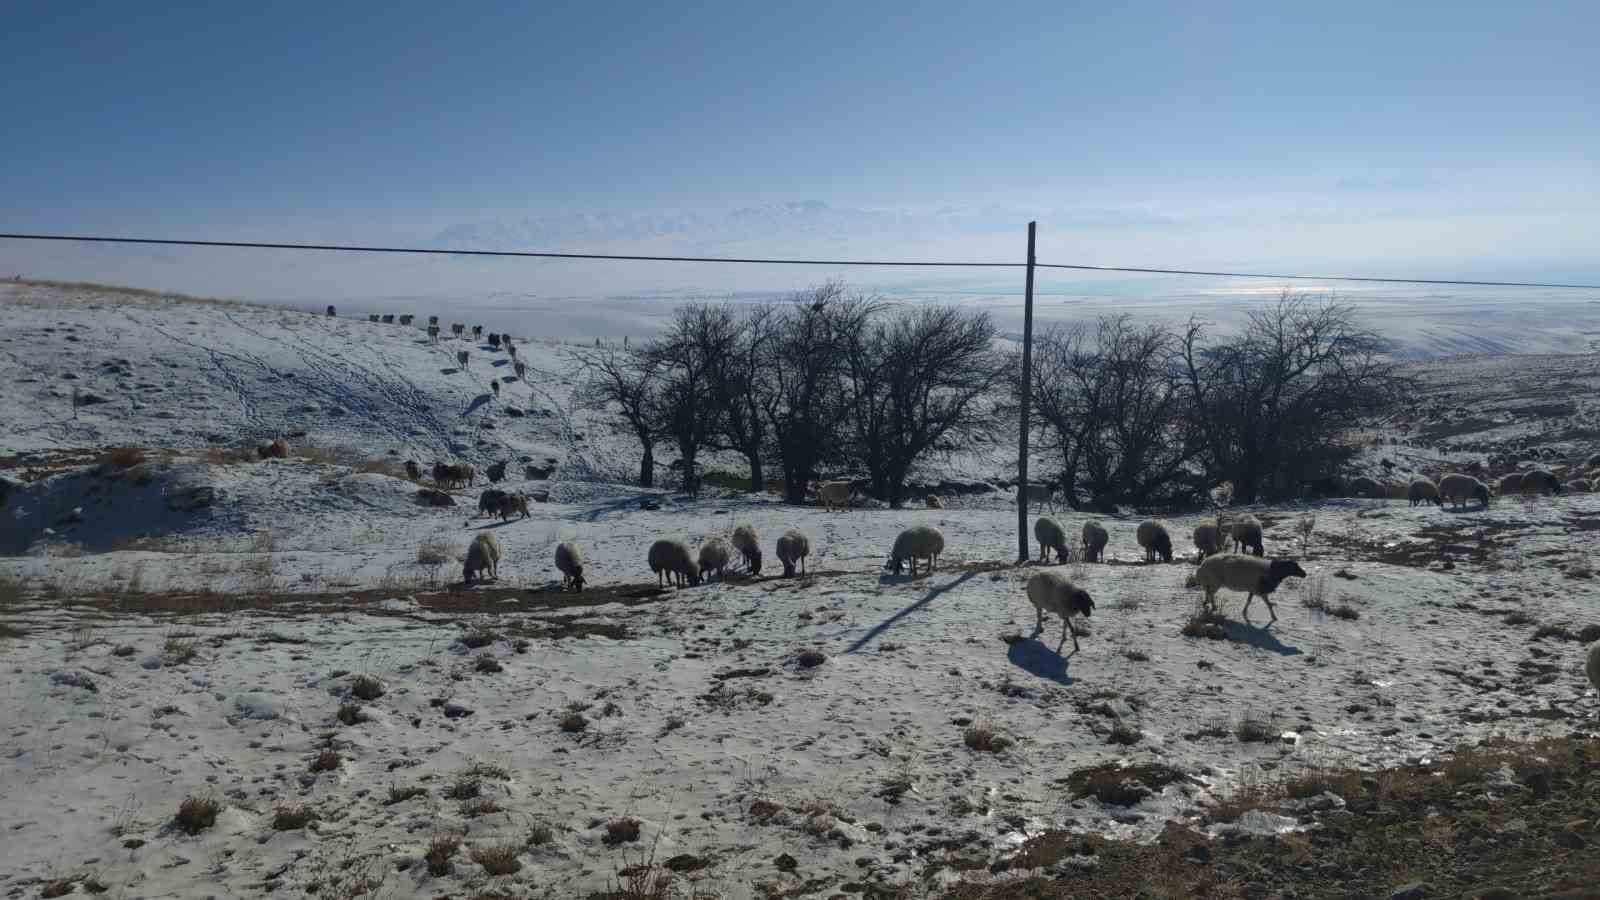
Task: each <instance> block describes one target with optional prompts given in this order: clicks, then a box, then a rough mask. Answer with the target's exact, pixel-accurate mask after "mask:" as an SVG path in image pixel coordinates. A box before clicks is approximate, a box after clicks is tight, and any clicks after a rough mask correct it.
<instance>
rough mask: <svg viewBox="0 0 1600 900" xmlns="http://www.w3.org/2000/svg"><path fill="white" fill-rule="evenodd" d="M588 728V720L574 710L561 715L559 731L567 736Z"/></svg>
mask: <svg viewBox="0 0 1600 900" xmlns="http://www.w3.org/2000/svg"><path fill="white" fill-rule="evenodd" d="M588 727H589V720H588V719H585V718H584V717H583V713H581V712H578V711H577V710H575V709H569V710H567V711H566V712H564V713H562V714H561V730H562V731H565V732H566V733H568V734H577V733H578V732H580V731H582V730H584V729H585V728H588Z"/></svg>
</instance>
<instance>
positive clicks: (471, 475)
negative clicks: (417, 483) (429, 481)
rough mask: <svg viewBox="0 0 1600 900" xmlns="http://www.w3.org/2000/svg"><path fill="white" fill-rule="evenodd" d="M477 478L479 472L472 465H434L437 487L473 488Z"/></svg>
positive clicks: (434, 478)
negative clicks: (474, 480) (473, 482)
mask: <svg viewBox="0 0 1600 900" xmlns="http://www.w3.org/2000/svg"><path fill="white" fill-rule="evenodd" d="M477 476H478V471H477V470H476V469H474V468H473V467H472V464H471V463H442V462H436V463H434V464H433V483H434V485H435V486H437V487H461V486H466V487H471V486H472V481H473V479H475V478H477Z"/></svg>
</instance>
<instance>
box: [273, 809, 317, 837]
mask: <svg viewBox="0 0 1600 900" xmlns="http://www.w3.org/2000/svg"><path fill="white" fill-rule="evenodd" d="M318 818H320V817H319V816H318V815H317V811H316V810H314V809H312V808H311V807H310V806H307V805H305V804H301V805H299V806H280V807H278V808H277V809H276V810H275V811H273V813H272V827H273V830H275V831H293V830H295V829H297V828H304V827H306V826H307V825H309V824H311V823H312V822H315V821H317V819H318Z"/></svg>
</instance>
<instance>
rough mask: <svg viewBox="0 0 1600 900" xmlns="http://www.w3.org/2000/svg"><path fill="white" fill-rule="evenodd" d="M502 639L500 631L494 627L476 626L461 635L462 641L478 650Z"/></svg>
mask: <svg viewBox="0 0 1600 900" xmlns="http://www.w3.org/2000/svg"><path fill="white" fill-rule="evenodd" d="M498 640H500V633H499V632H498V631H495V630H494V629H492V628H474V629H472V630H471V631H469V632H467V633H466V634H463V635H462V636H461V643H463V644H465V645H467V647H469V648H470V649H473V650H478V649H481V648H483V647H487V646H489V645H490V644H492V643H494V642H495V641H498Z"/></svg>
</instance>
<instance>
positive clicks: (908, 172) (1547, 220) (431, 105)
mask: <svg viewBox="0 0 1600 900" xmlns="http://www.w3.org/2000/svg"><path fill="white" fill-rule="evenodd" d="M0 31H3V32H4V33H5V34H6V35H7V40H6V52H5V53H4V54H0V85H4V89H3V91H0V97H3V101H0V103H3V106H0V111H3V112H4V121H5V123H6V128H5V130H4V132H5V133H4V136H3V138H0V146H4V151H3V153H0V231H30V230H47V231H74V232H112V233H127V234H140V235H158V236H168V235H171V236H201V237H211V238H257V239H265V240H317V241H350V242H356V241H384V242H395V241H407V242H413V243H420V244H433V245H454V246H462V245H467V244H472V245H492V246H502V247H512V246H518V247H549V248H556V249H561V248H565V249H586V248H590V247H592V248H595V249H605V250H611V249H623V248H629V249H641V250H648V251H651V252H671V251H679V250H683V251H693V252H696V253H715V252H740V253H747V252H752V251H759V252H772V253H810V252H826V253H839V254H843V253H848V254H849V255H889V254H894V255H904V256H914V257H932V256H943V257H955V258H993V257H996V256H999V257H1001V258H1015V257H1018V256H1020V247H1019V246H1018V236H1019V234H1020V232H1021V229H1022V227H1023V225H1024V223H1025V222H1026V221H1027V220H1028V219H1029V218H1038V219H1039V220H1040V227H1041V245H1040V255H1041V257H1042V258H1043V257H1048V258H1050V259H1053V260H1057V261H1067V262H1088V263H1098V264H1132V265H1148V264H1158V265H1174V266H1182V267H1213V266H1218V267H1220V266H1228V267H1240V266H1257V267H1267V268H1283V267H1291V268H1297V269H1311V270H1321V271H1328V270H1336V269H1352V268H1354V269H1363V270H1367V271H1373V270H1376V271H1377V272H1378V273H1379V274H1398V275H1419V274H1439V275H1445V276H1452V275H1457V274H1466V275H1470V276H1476V277H1496V276H1502V277H1508V278H1519V279H1521V278H1528V277H1534V276H1537V277H1542V278H1543V277H1548V278H1560V279H1577V278H1584V279H1588V280H1600V249H1597V248H1600V242H1597V241H1595V240H1594V235H1596V234H1600V63H1597V62H1596V57H1597V54H1596V53H1595V52H1594V46H1595V41H1596V37H1597V35H1600V4H1597V3H1594V2H1592V0H1588V2H1572V3H1528V4H1509V3H1502V4H1472V3H1449V4H1444V3H1439V4H1432V3H1417V4H1395V3H1392V2H1383V3H1364V2H1352V3H1341V4H1326V3H1319V4H1299V3H1282V2H1271V3H1266V2H1263V3H1188V2H1185V3H1169V4H1156V3H1138V2H1126V3H1113V4H1108V3H1103V2H1095V3H1063V2H1059V0H1057V2H1049V3H1032V4H1015V5H1007V4H956V3H923V4H862V3H859V2H856V3H830V2H812V3H807V4H800V5H782V4H754V3H738V4H718V3H705V4H601V3H571V4H566V3H553V2H542V3H536V4H532V3H506V4H491V3H462V4H439V3H435V2H426V3H424V2H409V0H395V2H388V3H383V4H378V3H348V4H326V3H318V4H298V3H288V2H285V3H272V4H248V5H247V4H235V3H220V4H219V3H203V4H202V3H159V4H133V3H126V2H112V3H97V2H75V3H60V2H26V0H24V2H18V0H12V2H8V3H6V4H4V5H3V6H0ZM252 260H258V261H256V262H252ZM260 260H262V257H251V256H249V255H247V254H236V255H226V256H216V255H211V256H207V257H205V258H204V261H199V257H197V256H195V255H194V254H190V253H186V252H175V253H172V254H158V253H152V252H145V251H139V252H134V251H126V252H119V251H110V250H106V249H104V248H101V249H94V248H81V247H60V248H48V249H46V248H41V247H39V246H37V245H31V246H19V245H17V244H14V243H11V244H8V243H6V242H0V268H16V269H18V270H20V271H25V272H29V273H30V274H33V273H38V274H48V275H54V276H58V277H59V276H67V275H83V276H84V277H100V276H102V275H103V274H104V273H107V272H109V273H110V274H111V275H113V276H120V277H124V278H131V279H134V280H141V281H146V282H148V281H151V280H155V281H158V282H159V281H162V280H163V279H165V280H166V282H165V283H161V284H157V285H156V286H162V287H178V288H184V287H195V286H198V285H200V284H203V286H204V289H209V290H216V289H217V286H218V285H226V284H227V283H228V281H227V280H228V279H229V278H230V277H231V278H234V279H236V280H237V281H238V282H239V283H240V287H239V288H238V289H237V290H235V291H232V293H240V294H249V293H251V292H252V290H256V291H258V292H266V293H274V292H276V293H286V294H288V293H297V292H301V291H300V287H304V285H302V284H300V282H296V281H295V277H294V276H295V275H296V274H297V273H298V274H299V275H301V276H303V277H302V281H306V280H314V279H322V280H323V281H324V282H326V283H324V284H322V285H319V286H317V289H318V290H323V291H326V290H329V289H330V288H329V285H330V284H332V285H334V286H337V287H339V288H340V289H346V288H349V289H354V286H355V285H356V284H358V283H359V284H368V283H370V282H369V280H368V279H369V278H370V277H371V276H372V272H371V271H370V269H371V267H367V266H364V265H362V264H358V263H345V262H338V263H335V262H333V261H329V260H319V261H316V262H307V263H305V264H304V265H303V267H301V268H297V269H294V270H293V271H289V272H285V271H283V269H284V266H282V265H279V264H276V263H266V262H264V261H260ZM393 268H394V267H388V268H386V269H385V271H391V270H392V269H393ZM401 268H404V267H401ZM69 270H70V271H69ZM428 271H429V272H433V273H435V280H436V281H437V282H438V285H446V284H447V283H448V282H449V281H450V279H451V278H459V279H460V280H461V284H462V285H464V286H466V287H465V288H464V289H472V290H477V289H487V286H490V285H493V284H495V283H497V279H498V278H500V277H501V274H503V273H504V272H505V271H506V270H505V269H504V268H503V267H488V268H471V267H462V266H456V267H443V268H441V267H439V266H434V267H432V268H430V269H428ZM541 271H542V272H543V273H544V276H546V277H547V278H548V279H549V283H550V284H552V285H554V284H557V283H559V285H560V289H562V290H571V291H583V290H588V289H598V288H596V287H595V285H594V284H593V282H595V281H596V280H610V279H613V278H615V279H620V281H619V282H618V283H619V284H620V285H621V286H622V287H624V288H626V289H643V288H646V287H650V286H652V285H653V286H657V287H660V288H662V289H670V288H675V287H679V286H683V287H687V288H691V289H692V287H693V286H694V285H696V284H701V283H705V284H709V285H712V286H714V288H715V289H717V290H724V289H727V290H732V289H738V288H740V287H744V286H748V287H752V288H759V287H762V286H765V285H767V284H769V283H771V282H774V281H776V280H781V278H789V279H790V280H791V281H792V280H796V279H795V278H794V276H793V275H792V274H788V275H782V276H772V275H769V274H760V275H756V274H751V275H748V276H746V275H726V274H714V275H713V274H706V273H704V272H698V273H696V274H694V275H693V276H680V275H678V274H673V273H672V272H671V271H664V270H655V269H640V268H638V267H634V268H630V269H623V268H611V267H604V268H594V267H590V268H583V267H576V266H566V267H555V268H549V269H545V270H541ZM677 271H680V272H681V270H677ZM485 272H487V273H489V274H484V273H485ZM340 273H344V274H340ZM557 273H559V275H557ZM673 279H678V280H677V281H674V280H673ZM411 280H413V281H414V276H413V277H412V278H411ZM802 280H803V279H802ZM680 281H681V282H683V284H681V285H680V284H679V282H680ZM191 282H196V284H192V283H191ZM306 290H308V291H309V290H311V289H310V288H306ZM224 292H227V291H224Z"/></svg>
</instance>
